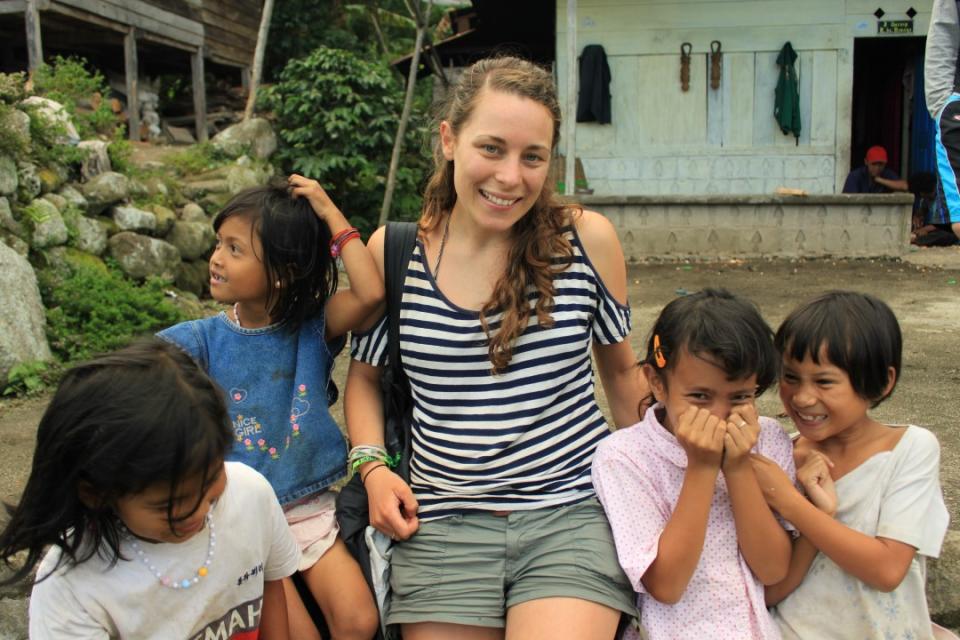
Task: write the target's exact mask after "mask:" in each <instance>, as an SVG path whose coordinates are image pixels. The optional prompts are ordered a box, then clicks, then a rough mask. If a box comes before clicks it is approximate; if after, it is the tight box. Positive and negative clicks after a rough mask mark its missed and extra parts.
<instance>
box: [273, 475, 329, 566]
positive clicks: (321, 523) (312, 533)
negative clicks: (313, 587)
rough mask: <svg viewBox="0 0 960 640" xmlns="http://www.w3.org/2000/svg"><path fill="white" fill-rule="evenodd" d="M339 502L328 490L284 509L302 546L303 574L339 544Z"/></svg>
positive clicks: (288, 522) (292, 530)
mask: <svg viewBox="0 0 960 640" xmlns="http://www.w3.org/2000/svg"><path fill="white" fill-rule="evenodd" d="M336 499H337V496H336V494H334V493H333V492H332V491H324V492H323V493H318V494H315V495H312V496H308V497H306V498H304V499H303V500H299V501H297V502H294V503H291V504H288V505H286V506H284V508H283V515H284V516H285V517H286V518H287V524H288V525H289V526H290V531H291V532H292V533H293V537H294V538H296V540H297V545H298V546H299V547H300V567H299V571H306V570H307V569H309V568H310V567H312V566H313V565H315V564H317V561H318V560H319V559H320V558H321V557H322V556H323V554H325V553H326V552H327V551H328V550H329V549H330V547H332V546H333V543H334V542H335V541H336V539H337V534H338V533H340V526H339V525H338V524H337V518H336V512H335V511H336Z"/></svg>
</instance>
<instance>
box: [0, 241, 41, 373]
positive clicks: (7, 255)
mask: <svg viewBox="0 0 960 640" xmlns="http://www.w3.org/2000/svg"><path fill="white" fill-rule="evenodd" d="M0 309H3V313H0V380H6V379H7V374H8V373H9V372H10V369H12V368H13V367H14V366H15V365H17V364H21V363H24V362H32V361H35V360H49V359H50V357H51V355H50V346H49V345H48V344H47V336H46V325H47V321H46V317H45V315H44V312H43V302H42V301H41V300H40V290H39V288H37V277H36V275H35V274H34V272H33V268H32V267H31V266H30V263H29V262H27V259H26V258H24V257H23V256H21V255H19V254H17V252H16V251H14V250H13V249H11V248H10V247H8V246H7V245H5V244H0Z"/></svg>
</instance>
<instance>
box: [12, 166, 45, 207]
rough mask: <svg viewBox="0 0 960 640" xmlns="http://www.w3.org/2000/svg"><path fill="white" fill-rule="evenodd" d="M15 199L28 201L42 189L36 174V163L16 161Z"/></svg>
mask: <svg viewBox="0 0 960 640" xmlns="http://www.w3.org/2000/svg"><path fill="white" fill-rule="evenodd" d="M17 182H18V183H19V184H18V186H17V199H18V200H20V202H30V201H31V200H33V199H34V198H36V197H37V196H38V195H40V192H41V191H42V190H43V184H42V183H41V182H40V176H38V175H37V165H35V164H33V163H32V162H18V163H17Z"/></svg>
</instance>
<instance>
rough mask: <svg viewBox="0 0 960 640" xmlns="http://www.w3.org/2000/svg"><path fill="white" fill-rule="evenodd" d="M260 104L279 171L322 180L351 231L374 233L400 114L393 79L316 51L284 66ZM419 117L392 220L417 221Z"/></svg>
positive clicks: (422, 168) (378, 67)
mask: <svg viewBox="0 0 960 640" xmlns="http://www.w3.org/2000/svg"><path fill="white" fill-rule="evenodd" d="M259 104H260V107H261V108H263V109H267V110H269V111H272V112H273V115H274V116H275V119H276V128H277V135H278V137H279V139H280V148H279V150H278V152H277V158H278V159H279V161H280V162H281V163H282V165H283V167H284V169H285V170H287V171H292V172H296V173H301V174H303V175H307V176H309V177H311V178H315V179H317V180H319V181H320V183H321V184H322V185H323V186H324V188H325V189H327V190H328V192H329V193H330V195H331V197H332V198H333V200H334V202H336V203H337V204H338V206H339V207H340V208H341V209H342V210H343V211H344V213H345V214H346V215H347V216H348V217H349V218H350V220H351V222H352V223H353V224H354V225H356V226H357V227H359V228H360V229H361V230H362V231H364V232H366V233H369V232H370V231H371V230H373V229H374V228H375V227H376V223H377V219H378V217H379V214H380V205H381V202H382V200H383V193H384V187H385V182H386V176H387V170H388V168H389V165H390V154H391V152H392V150H393V141H394V137H395V136H396V132H397V125H398V122H399V116H400V112H401V109H402V107H403V86H402V85H401V83H400V81H399V79H398V77H397V76H396V75H395V73H394V72H393V71H391V70H390V69H389V68H388V67H386V66H385V65H383V64H382V63H380V62H377V61H369V60H366V59H364V58H363V57H361V56H360V55H358V54H356V53H353V52H351V51H347V50H344V49H331V48H328V47H319V48H317V49H315V50H314V51H313V52H312V53H310V54H309V55H307V56H306V57H304V58H299V59H295V60H291V61H290V62H288V63H287V65H286V67H284V70H283V72H282V73H281V74H280V78H279V81H278V82H276V83H275V84H274V85H273V86H271V87H268V88H267V89H266V90H264V91H263V93H262V94H261V98H260V103H259ZM422 113H423V112H422V111H420V112H415V113H413V115H412V117H411V121H410V123H409V125H408V127H407V135H406V140H405V148H404V154H403V156H402V160H401V163H400V168H399V171H398V173H397V187H396V191H395V194H394V203H393V208H392V211H391V218H395V219H396V218H414V217H416V216H417V215H418V213H419V209H420V186H421V182H422V181H423V179H424V176H425V175H426V171H427V169H428V167H429V157H428V154H427V153H426V150H425V147H424V141H425V139H426V137H427V132H426V128H425V124H424V123H425V118H424V117H423V115H422Z"/></svg>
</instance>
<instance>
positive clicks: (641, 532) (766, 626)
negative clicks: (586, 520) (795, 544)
mask: <svg viewBox="0 0 960 640" xmlns="http://www.w3.org/2000/svg"><path fill="white" fill-rule="evenodd" d="M658 408H659V407H658V406H654V407H653V408H651V409H649V410H648V411H647V413H646V415H645V416H644V419H643V420H642V421H641V422H639V423H637V424H635V425H633V426H632V427H629V428H626V429H621V430H619V431H617V432H615V433H613V434H611V435H610V437H608V438H606V439H605V440H604V441H603V442H602V443H601V444H600V446H599V447H598V449H597V453H596V455H595V456H594V459H593V484H594V487H595V488H596V490H597V496H598V497H599V498H600V502H602V503H603V507H604V509H605V510H606V512H607V517H608V518H609V520H610V526H611V528H612V529H613V536H614V540H615V541H616V545H617V556H618V557H619V560H620V565H621V566H622V567H623V570H624V572H625V573H626V574H627V577H628V578H629V579H630V582H631V583H632V584H633V588H634V590H635V591H636V592H637V606H638V608H639V609H640V623H641V625H642V626H643V628H644V629H645V631H646V633H647V637H648V638H649V640H682V639H685V638H690V639H693V638H696V639H697V640H701V639H703V638H711V639H712V640H757V639H764V640H766V639H775V638H776V639H778V638H780V633H779V632H778V630H777V627H776V625H775V624H774V622H773V620H772V618H771V617H770V615H769V613H767V609H766V606H765V605H764V600H763V585H762V584H761V583H760V581H759V580H757V578H756V577H755V576H754V575H753V572H752V571H751V570H750V567H749V566H747V562H746V560H744V559H743V556H741V555H740V550H739V548H738V546H737V530H736V525H735V523H734V519H733V510H732V508H731V506H730V497H729V495H728V494H727V486H726V482H725V481H724V478H723V473H722V472H721V473H720V474H719V475H718V477H717V484H716V488H715V490H714V494H713V502H712V504H711V506H710V517H709V520H708V523H707V533H706V538H705V540H704V545H703V551H702V553H701V555H700V563H699V564H698V565H697V569H696V571H694V574H693V577H692V578H691V579H690V583H689V584H688V585H687V590H686V591H685V592H684V594H683V597H682V598H681V599H680V601H679V602H677V603H676V604H673V605H669V604H663V603H661V602H658V601H656V600H655V599H654V598H652V597H651V596H649V595H647V594H646V593H645V590H644V588H643V583H642V582H641V578H642V577H643V574H644V573H645V572H646V571H647V568H648V567H649V566H650V565H651V564H652V563H653V561H654V560H655V559H656V557H657V549H658V546H659V540H660V533H661V532H662V531H663V529H664V527H666V525H667V522H668V521H669V519H670V515H671V514H672V513H673V510H674V508H675V507H676V504H677V499H678V498H679V496H680V488H681V486H682V484H683V476H684V472H685V471H686V468H687V454H686V452H685V451H684V450H683V448H682V447H681V446H680V443H679V442H677V439H676V438H675V437H674V436H673V434H672V433H670V432H669V431H667V430H666V429H665V428H664V427H663V426H662V425H661V424H660V422H659V420H658V419H657V416H656V409H658ZM754 451H755V452H757V453H760V454H762V455H764V456H766V457H768V458H770V459H772V460H774V461H775V462H777V464H779V465H780V466H781V467H782V468H783V469H784V470H785V471H786V472H787V473H788V474H789V475H790V477H791V479H794V478H795V477H796V470H795V468H794V464H793V447H792V444H791V442H790V438H789V437H787V435H786V433H785V432H784V431H783V429H782V428H781V427H780V424H779V423H778V422H777V421H776V420H773V419H771V418H761V419H760V437H759V439H758V441H757V445H756V446H755V448H754ZM628 637H629V636H628ZM633 637H639V636H638V635H636V634H635V632H634V635H633Z"/></svg>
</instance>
